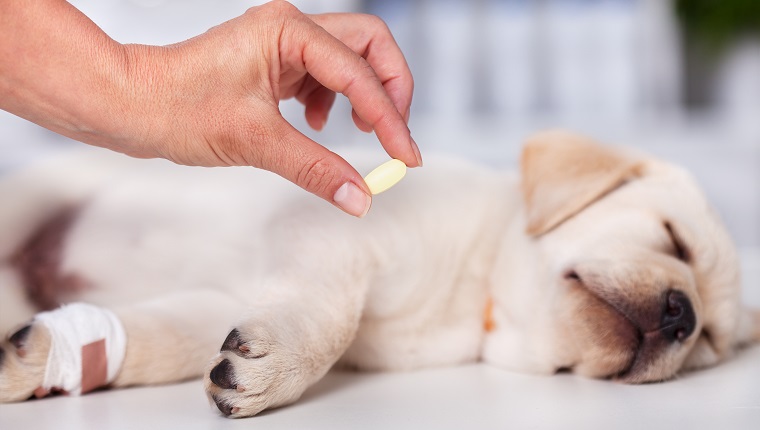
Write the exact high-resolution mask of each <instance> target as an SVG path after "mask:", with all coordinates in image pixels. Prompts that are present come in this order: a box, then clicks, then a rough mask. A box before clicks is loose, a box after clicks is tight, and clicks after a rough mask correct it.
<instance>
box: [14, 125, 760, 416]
mask: <svg viewBox="0 0 760 430" xmlns="http://www.w3.org/2000/svg"><path fill="white" fill-rule="evenodd" d="M374 164H377V162H376V161H375V163H374ZM0 196H1V197H2V200H3V202H4V203H3V205H2V208H0V237H2V241H0V259H1V261H2V263H0V264H2V265H1V266H0V288H1V289H2V297H0V299H2V307H3V309H2V320H1V321H0V324H2V325H3V326H5V327H8V328H9V329H10V327H9V326H10V325H12V324H18V323H19V322H21V321H23V320H25V319H27V318H31V317H32V315H33V314H34V313H35V312H37V311H39V310H46V311H47V312H43V313H40V314H38V315H37V316H36V317H34V318H33V319H32V320H31V323H26V324H21V325H18V326H16V327H15V328H14V329H12V330H10V331H9V333H10V335H9V336H8V337H7V338H6V339H5V341H4V343H3V344H2V346H1V348H2V349H1V350H0V401H3V402H12V401H20V400H25V399H28V398H30V396H33V395H37V396H45V395H48V394H50V393H55V392H59V391H64V392H69V393H73V394H78V393H82V392H86V391H89V390H91V389H94V388H97V387H99V386H110V387H125V386H131V385H146V384H161V383H170V382H175V381H181V380H185V379H188V378H196V377H199V376H202V377H203V378H204V383H205V389H206V391H207V393H208V396H209V398H210V399H212V401H213V402H214V403H215V404H216V405H217V407H218V408H219V410H220V411H221V412H222V414H223V415H225V416H229V417H245V416H251V415H255V414H257V413H259V412H260V411H262V410H264V409H267V408H272V407H276V406H282V405H286V404H289V403H292V402H294V401H296V400H297V399H298V398H299V396H300V395H301V394H302V393H303V392H304V390H305V389H306V388H308V387H309V386H310V385H312V384H314V383H315V382H317V381H318V380H319V379H320V378H321V377H322V376H324V375H325V373H326V372H327V371H328V370H329V369H330V368H332V367H333V366H335V365H342V366H349V367H351V368H357V369H368V370H406V369H416V368H422V367H430V366H449V365H456V364H461V363H468V362H474V361H483V362H486V363H489V364H491V365H494V366H498V367H502V368H505V369H510V370H515V371H520V372H534V373H543V374H551V373H554V372H557V371H560V370H569V371H572V372H575V373H578V374H580V375H584V376H588V377H593V378H608V379H613V380H617V381H621V382H625V383H644V382H653V381H664V380H667V379H670V378H673V377H674V376H675V375H676V374H678V373H679V372H681V371H684V370H689V369H695V368H700V367H705V366H710V365H713V364H716V363H718V362H720V361H722V360H725V359H726V358H727V357H729V356H731V354H732V352H734V351H735V350H736V348H737V347H738V346H740V345H742V344H745V343H749V342H752V341H755V340H758V339H760V318H758V314H757V313H755V312H752V311H750V310H748V309H745V308H743V307H742V306H741V304H740V302H739V298H740V277H739V263H738V257H737V253H736V250H735V247H734V245H733V244H732V241H731V239H730V237H729V235H728V234H727V232H726V230H725V229H724V227H723V225H722V224H721V221H720V220H719V219H718V217H717V215H716V213H715V212H714V211H713V209H711V207H710V206H709V204H708V202H707V201H706V199H705V197H704V195H703V194H702V192H701V191H700V190H699V188H698V186H697V184H696V183H695V181H694V180H693V179H692V177H691V176H690V175H689V174H688V173H687V172H686V171H684V170H683V169H681V168H679V167H676V166H674V165H672V164H669V163H666V162H663V161H660V160H657V159H654V158H651V157H649V156H646V155H643V154H639V153H636V152H633V151H630V150H624V149H621V148H615V147H610V146H603V145H600V144H597V143H595V142H594V141H592V140H591V139H589V138H586V137H583V136H579V135H575V134H572V133H567V132H561V131H553V132H544V133H541V134H538V135H536V136H534V137H533V138H531V139H529V141H528V142H527V143H526V145H525V148H524V151H523V154H522V159H521V175H520V176H518V175H516V174H514V173H512V172H505V171H496V170H490V169H487V168H485V167H483V166H476V165H472V164H469V163H467V162H464V161H461V160H453V159H432V158H429V159H428V161H427V163H426V166H425V167H424V168H423V169H415V170H414V171H412V172H410V173H409V174H408V175H407V178H406V179H405V180H404V181H402V182H401V183H400V184H399V185H397V186H396V187H395V188H393V189H391V190H390V191H388V192H386V193H385V194H382V195H380V196H377V197H376V198H375V204H374V207H373V209H372V211H371V212H370V213H369V214H368V215H367V216H366V217H365V218H363V219H353V218H351V217H348V216H346V215H345V214H342V213H340V212H339V211H336V210H335V209H334V208H333V207H331V206H330V205H327V204H324V202H322V201H319V200H318V199H316V198H312V197H311V196H309V195H307V194H306V193H304V192H303V191H302V190H299V189H297V188H295V187H293V186H292V185H291V184H289V183H287V182H285V181H283V180H280V179H279V178H277V177H275V176H274V175H271V174H268V173H266V172H261V171H257V170H254V169H246V168H228V169H211V170H201V169H188V168H182V167H177V166H171V165H168V164H167V163H165V162H161V161H137V162H136V161H132V160H129V159H127V158H126V157H118V156H110V155H104V154H102V153H97V154H96V155H88V156H81V155H79V156H76V157H75V158H73V159H68V160H66V161H52V162H48V163H46V164H42V165H40V166H38V167H36V168H32V169H29V170H26V171H23V172H20V173H18V174H16V175H13V176H10V177H7V178H4V179H3V181H2V182H0ZM72 302H86V303H89V305H82V304H74V305H68V306H64V307H62V308H58V306H59V305H60V304H62V303H72ZM220 345H221V349H220ZM209 359H210V361H209Z"/></svg>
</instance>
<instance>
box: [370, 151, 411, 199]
mask: <svg viewBox="0 0 760 430" xmlns="http://www.w3.org/2000/svg"><path fill="white" fill-rule="evenodd" d="M404 175H406V164H404V162H403V161H401V160H396V159H393V160H390V161H386V162H385V163H383V164H381V165H379V166H377V168H375V170H373V171H371V172H369V174H368V175H367V176H365V177H364V182H366V183H367V186H368V187H369V191H370V192H371V193H372V195H375V194H380V193H382V192H383V191H385V190H387V189H388V188H390V187H392V186H394V185H396V183H398V181H400V180H401V178H403V177H404Z"/></svg>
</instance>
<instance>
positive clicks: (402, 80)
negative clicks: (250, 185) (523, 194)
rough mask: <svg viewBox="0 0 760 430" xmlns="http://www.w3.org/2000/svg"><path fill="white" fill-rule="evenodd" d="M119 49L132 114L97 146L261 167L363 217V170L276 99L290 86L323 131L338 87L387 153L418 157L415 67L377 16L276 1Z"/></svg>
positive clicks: (412, 162)
mask: <svg viewBox="0 0 760 430" xmlns="http://www.w3.org/2000/svg"><path fill="white" fill-rule="evenodd" d="M124 50H125V58H126V59H127V73H126V79H125V82H124V84H125V86H126V87H129V90H128V88H126V87H125V93H127V94H129V95H130V96H129V97H128V98H126V99H125V100H123V103H124V107H123V111H124V112H127V113H128V115H127V117H126V118H121V120H120V121H119V122H117V123H115V124H114V126H115V127H116V129H114V130H113V131H112V132H111V133H109V134H111V135H113V136H119V137H120V139H119V140H118V142H106V144H105V145H104V146H109V147H111V148H114V149H117V150H119V151H122V152H125V153H127V154H130V155H133V156H136V157H163V158H167V159H169V160H172V161H174V162H176V163H180V164H188V165H197V166H242V165H250V166H255V167H260V168H263V169H267V170H270V171H272V172H275V173H277V174H279V175H281V176H283V177H284V178H286V179H288V180H290V181H292V182H294V183H295V184H297V185H299V186H301V187H303V188H304V189H306V190H307V191H310V192H312V193H314V194H316V195H318V196H320V197H322V198H323V199H325V200H327V201H329V202H331V203H334V204H335V205H336V206H338V207H340V208H341V209H343V210H344V211H346V212H348V213H349V214H352V215H355V216H363V215H364V214H366V212H367V210H369V206H370V202H371V197H370V196H371V194H370V192H369V189H368V188H367V186H366V184H365V183H364V181H363V179H362V177H361V175H359V173H358V172H357V171H356V170H355V169H354V168H353V167H352V166H351V165H349V164H348V163H347V162H346V161H345V160H344V159H343V158H341V157H340V156H338V155H337V154H335V153H333V152H331V151H329V150H327V149H326V148H325V147H323V146H321V145H319V144H318V143H316V142H314V141H312V140H311V139H309V138H307V137H306V136H304V135H303V134H302V133H300V132H299V131H297V130H296V129H295V128H293V127H292V126H291V125H290V124H289V123H288V122H287V121H286V120H285V119H284V118H283V117H282V115H281V114H280V111H279V109H278V103H279V101H280V100H283V99H288V98H292V97H295V98H297V99H298V100H299V101H300V102H302V103H303V104H304V105H305V106H306V110H305V115H306V119H307V121H308V123H309V125H310V126H311V127H313V128H314V129H317V130H320V129H322V127H323V126H324V124H325V122H326V121H327V117H328V113H329V111H330V108H331V107H332V104H333V102H334V100H335V97H336V92H337V93H342V94H344V95H345V96H346V97H348V99H349V101H350V102H351V104H352V106H353V117H354V122H355V123H356V125H357V126H358V127H359V128H360V129H362V130H364V131H372V130H374V131H375V133H376V135H377V137H378V139H379V140H380V143H381V144H382V145H383V147H384V148H385V150H386V151H387V152H388V154H389V155H390V156H391V157H392V158H398V159H400V160H402V161H403V162H404V163H406V164H407V166H410V167H415V166H419V165H421V164H422V161H421V158H420V154H419V149H418V148H417V145H416V144H415V143H414V140H413V139H412V138H411V136H410V132H409V129H408V127H407V125H406V122H407V120H408V117H409V107H410V104H411V100H412V89H413V88H412V87H413V81H412V76H411V73H410V71H409V69H408V66H407V64H406V61H405V60H404V57H403V55H402V53H401V51H400V50H399V48H398V46H397V45H396V43H395V41H394V40H393V37H392V35H391V34H390V31H389V30H388V28H387V27H386V26H385V24H384V23H383V22H382V21H381V20H380V19H379V18H376V17H372V16H369V15H357V14H329V15H312V16H307V15H304V14H302V13H301V12H299V11H298V10H297V9H296V8H295V7H294V6H292V5H290V4H289V3H287V2H283V1H274V2H271V3H268V4H265V5H263V6H259V7H255V8H252V9H250V10H248V11H247V12H246V13H245V14H244V15H242V16H240V17H238V18H235V19H233V20H230V21H228V22H225V23H223V24H221V25H219V26H217V27H214V28H212V29H210V30H209V31H208V32H206V33H204V34H202V35H200V36H197V37H195V38H193V39H190V40H187V41H185V42H182V43H179V44H176V45H171V46H167V47H155V46H142V45H125V46H124ZM124 119H126V121H124Z"/></svg>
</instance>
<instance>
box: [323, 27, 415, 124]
mask: <svg viewBox="0 0 760 430" xmlns="http://www.w3.org/2000/svg"><path fill="white" fill-rule="evenodd" d="M309 18H310V19H311V20H312V21H314V22H316V23H317V24H318V25H319V26H321V27H323V28H324V29H325V30H327V32H328V33H330V34H331V35H333V36H334V37H335V38H337V39H338V40H340V41H341V42H343V43H344V44H345V45H346V46H348V47H349V48H351V50H352V51H354V52H355V53H357V54H358V55H360V56H361V57H363V58H364V59H366V60H367V62H368V63H369V64H370V66H372V68H373V69H374V71H375V73H376V74H377V77H378V78H379V79H380V82H381V83H382V84H383V87H384V88H385V91H386V92H387V93H388V96H389V97H390V98H391V100H393V103H394V104H395V105H396V109H397V110H398V111H399V112H400V113H401V116H403V117H404V120H405V121H406V122H409V108H410V106H411V104H412V96H413V94H414V78H413V77H412V72H411V70H409V65H408V64H407V62H406V58H405V57H404V54H403V52H401V48H400V47H399V46H398V44H397V43H396V40H395V39H394V38H393V34H391V31H390V29H389V28H388V26H387V25H386V24H385V22H384V21H383V20H382V19H380V18H378V17H376V16H374V15H362V14H344V13H340V14H336V13H331V14H320V15H309Z"/></svg>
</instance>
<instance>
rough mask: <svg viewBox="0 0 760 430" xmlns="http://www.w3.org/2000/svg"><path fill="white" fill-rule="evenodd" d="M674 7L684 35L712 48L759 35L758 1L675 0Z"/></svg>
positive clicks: (759, 3)
mask: <svg viewBox="0 0 760 430" xmlns="http://www.w3.org/2000/svg"><path fill="white" fill-rule="evenodd" d="M675 7H676V13H677V14H678V18H679V20H680V21H681V24H682V26H683V28H684V30H685V31H686V35H687V37H689V38H693V39H694V41H695V42H699V43H705V44H707V45H709V46H711V47H712V48H721V47H722V46H724V45H725V44H727V43H730V42H731V41H732V40H734V39H735V38H736V37H739V36H742V35H745V34H752V33H754V34H755V35H760V0H676V2H675Z"/></svg>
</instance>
